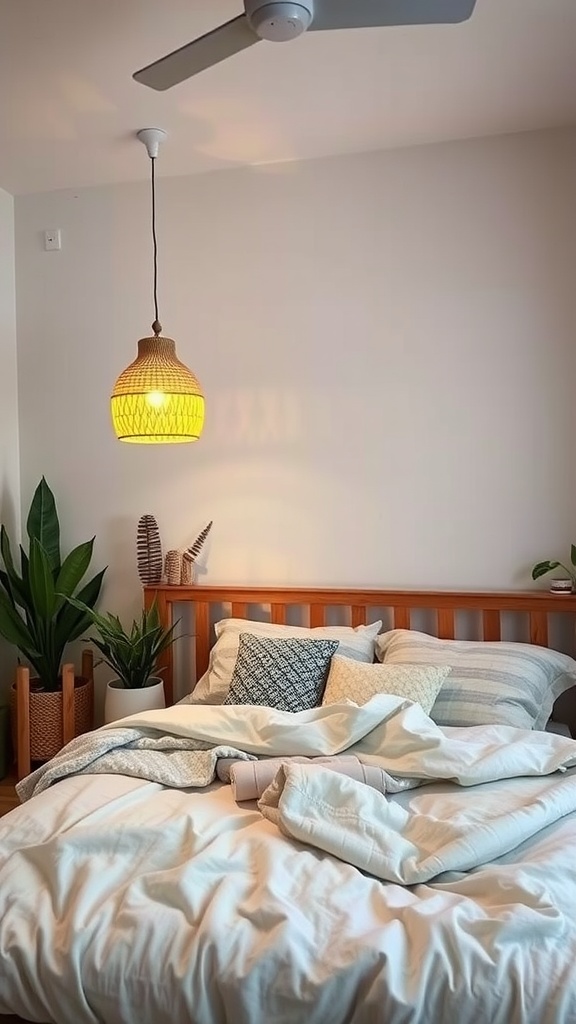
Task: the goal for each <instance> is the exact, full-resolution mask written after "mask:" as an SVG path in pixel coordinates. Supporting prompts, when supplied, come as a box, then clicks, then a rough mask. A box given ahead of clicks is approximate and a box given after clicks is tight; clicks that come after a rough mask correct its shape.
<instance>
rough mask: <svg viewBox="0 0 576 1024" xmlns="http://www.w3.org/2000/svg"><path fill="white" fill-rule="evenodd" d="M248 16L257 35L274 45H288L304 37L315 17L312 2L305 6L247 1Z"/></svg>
mask: <svg viewBox="0 0 576 1024" xmlns="http://www.w3.org/2000/svg"><path fill="white" fill-rule="evenodd" d="M244 6H245V8H246V15H247V17H248V21H249V23H250V25H251V27H252V28H253V29H254V32H255V33H256V35H258V36H260V38H261V39H268V40H270V41H271V42H274V43H286V42H289V41H290V39H295V38H296V36H300V35H302V33H303V32H305V31H306V29H307V28H308V27H309V25H310V24H311V22H312V17H313V15H314V10H313V5H312V0H308V2H307V3H305V4H292V3H276V4H271V3H263V2H262V0H245V4H244Z"/></svg>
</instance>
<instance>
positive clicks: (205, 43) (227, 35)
mask: <svg viewBox="0 0 576 1024" xmlns="http://www.w3.org/2000/svg"><path fill="white" fill-rule="evenodd" d="M259 42H260V40H259V38H258V36H257V35H256V33H255V32H253V31H252V29H251V28H250V25H249V24H248V19H247V17H246V15H245V14H241V15H240V16H239V17H238V18H233V19H232V21H227V22H226V24H225V25H220V26H219V27H218V28H215V29H213V31H212V32H207V33H206V35H204V36H199V38H198V39H194V40H193V41H192V42H191V43H187V44H186V46H181V47H180V49H179V50H174V52H173V53H169V54H167V55H166V57H161V58H160V60H155V61H154V63H153V64H148V66H147V67H145V68H142V69H141V70H140V71H137V72H136V73H135V74H134V75H133V76H132V77H133V78H135V79H136V81H137V82H141V83H142V84H143V85H148V86H150V88H151V89H158V90H159V91H163V90H164V89H171V88H172V86H173V85H178V83H179V82H184V81H185V80H186V79H187V78H191V77H192V75H197V74H198V72H199V71H205V70H206V68H210V67H212V65H213V64H219V63H220V61H221V60H225V59H226V57H232V56H233V55H234V54H235V53H239V52H240V50H245V49H246V47H248V46H252V45H253V44H254V43H259Z"/></svg>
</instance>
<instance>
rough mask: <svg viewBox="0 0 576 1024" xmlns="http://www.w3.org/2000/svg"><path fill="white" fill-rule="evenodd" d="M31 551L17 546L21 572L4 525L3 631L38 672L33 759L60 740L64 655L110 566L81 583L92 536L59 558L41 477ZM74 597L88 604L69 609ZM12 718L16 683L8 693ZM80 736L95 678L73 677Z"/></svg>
mask: <svg viewBox="0 0 576 1024" xmlns="http://www.w3.org/2000/svg"><path fill="white" fill-rule="evenodd" d="M26 530H27V534H28V539H29V550H28V553H26V552H25V550H24V548H23V547H22V545H20V559H19V561H20V571H19V572H18V570H17V569H16V567H15V564H14V560H13V557H12V547H11V544H10V540H9V537H8V533H7V531H6V528H5V527H4V526H2V527H1V528H0V555H1V558H2V562H3V568H2V569H1V570H0V634H2V636H3V637H4V638H5V639H6V640H8V642H9V643H12V644H14V646H15V647H17V648H18V650H19V651H20V653H21V654H22V655H23V656H24V658H25V659H26V661H27V662H28V663H29V664H30V665H31V666H32V669H33V670H34V671H35V673H36V676H35V677H34V678H33V679H32V680H31V682H30V697H29V716H30V757H31V759H32V760H39V761H41V760H47V759H48V758H50V757H53V756H54V754H56V753H57V752H58V750H60V748H61V746H62V743H63V732H62V720H63V710H62V708H63V698H62V660H63V656H64V650H65V647H66V645H67V644H69V643H70V642H71V641H73V640H77V639H78V637H80V636H81V634H82V633H84V632H85V631H86V629H87V627H88V625H89V623H90V616H89V614H88V612H89V610H90V609H91V608H93V606H94V605H95V604H96V601H97V600H98V596H99V594H100V588H101V586H102V579H103V576H104V573H105V571H106V570H105V569H102V570H101V571H100V572H98V573H97V574H96V575H95V576H93V577H92V579H90V580H89V581H88V582H87V583H85V584H84V585H83V586H81V583H82V580H83V579H84V577H85V575H86V573H87V571H88V567H89V565H90V562H91V560H92V551H93V547H94V538H92V539H91V540H88V541H85V542H84V543H83V544H79V545H78V546H77V547H75V548H74V549H73V550H72V551H70V553H69V554H68V555H67V556H66V557H65V558H64V559H62V557H61V553H60V522H59V518H58V512H57V509H56V502H55V500H54V495H53V493H52V491H51V490H50V488H49V486H48V484H47V483H46V480H45V479H44V477H42V479H41V481H40V483H39V484H38V486H37V488H36V490H35V492H34V496H33V498H32V502H31V505H30V509H29V512H28V517H27V521H26ZM72 596H76V597H78V598H79V600H80V601H81V602H82V606H83V608H85V609H86V610H85V611H84V610H80V609H79V608H74V607H72V606H71V605H70V604H69V602H68V600H67V599H68V598H69V597H72ZM10 702H11V708H12V712H13V720H14V719H15V717H16V714H15V713H16V704H17V701H16V688H15V686H13V688H12V692H11V701H10ZM74 704H75V712H74V718H75V735H79V734H80V733H81V732H86V731H88V730H89V729H91V728H92V681H91V680H86V679H83V678H82V677H81V676H78V677H76V678H75V680H74Z"/></svg>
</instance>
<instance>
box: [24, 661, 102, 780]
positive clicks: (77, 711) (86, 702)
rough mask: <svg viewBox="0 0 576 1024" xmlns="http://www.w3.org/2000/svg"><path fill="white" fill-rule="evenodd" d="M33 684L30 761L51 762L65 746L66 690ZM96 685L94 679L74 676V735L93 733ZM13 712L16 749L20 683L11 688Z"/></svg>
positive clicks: (31, 695)
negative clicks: (48, 690) (45, 689)
mask: <svg viewBox="0 0 576 1024" xmlns="http://www.w3.org/2000/svg"><path fill="white" fill-rule="evenodd" d="M33 685H34V680H32V685H31V687H30V760H31V761H49V760H50V758H51V757H54V756H55V754H57V753H58V751H59V750H62V747H63V746H64V727H63V724H62V702H63V697H62V691H61V690H57V691H56V692H55V693H44V692H43V691H42V690H37V691H35V690H34V689H33V688H32V687H33ZM93 698H94V684H93V683H92V680H91V679H84V678H83V677H82V676H76V678H75V679H74V736H80V735H81V733H83V732H89V730H90V729H91V728H92V705H93ZM10 713H11V717H12V743H13V746H14V749H16V736H17V712H16V683H14V684H13V685H12V689H11V691H10Z"/></svg>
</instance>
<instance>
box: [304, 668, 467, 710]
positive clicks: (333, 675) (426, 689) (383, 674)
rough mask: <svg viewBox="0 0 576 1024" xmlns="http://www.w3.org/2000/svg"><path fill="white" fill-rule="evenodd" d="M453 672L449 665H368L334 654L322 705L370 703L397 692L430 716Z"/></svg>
mask: <svg viewBox="0 0 576 1024" xmlns="http://www.w3.org/2000/svg"><path fill="white" fill-rule="evenodd" d="M449 672H450V669H449V668H447V667H446V666H436V667H434V666H432V667H425V666H420V665H366V664H362V663H361V662H358V661H352V660H351V659H350V658H341V657H339V655H337V654H336V655H334V656H333V658H332V661H331V664H330V672H329V675H328V681H327V683H326V689H325V690H324V697H323V699H322V704H323V705H324V704H340V703H341V702H342V701H345V700H353V701H354V703H355V704H359V705H361V704H366V701H369V700H370V698H371V697H375V696H376V694H378V693H393V694H395V695H396V696H398V697H405V698H406V699H407V700H411V701H414V703H415V704H419V705H420V707H421V708H422V710H423V711H425V713H426V714H427V715H429V714H430V711H431V710H432V706H433V704H434V701H435V700H436V697H437V695H438V691H439V690H440V688H441V686H442V684H443V682H444V680H445V679H446V676H447V675H448V673H449Z"/></svg>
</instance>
